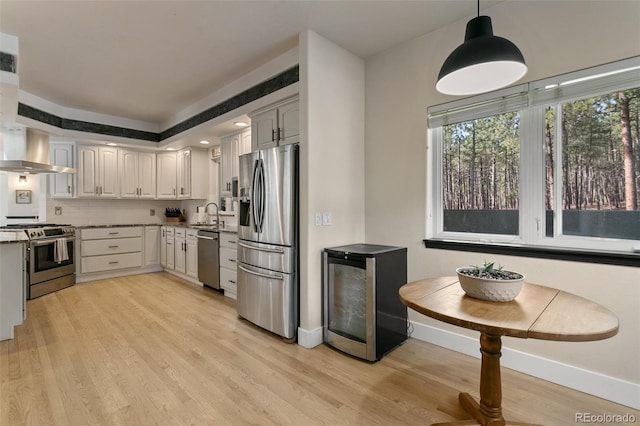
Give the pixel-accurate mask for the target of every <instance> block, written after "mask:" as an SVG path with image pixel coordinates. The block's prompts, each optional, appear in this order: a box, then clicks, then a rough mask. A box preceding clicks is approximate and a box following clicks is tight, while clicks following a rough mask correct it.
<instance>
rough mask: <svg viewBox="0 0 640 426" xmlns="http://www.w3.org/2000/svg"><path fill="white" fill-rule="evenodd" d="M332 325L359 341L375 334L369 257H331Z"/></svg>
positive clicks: (329, 280) (329, 269)
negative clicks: (369, 278)
mask: <svg viewBox="0 0 640 426" xmlns="http://www.w3.org/2000/svg"><path fill="white" fill-rule="evenodd" d="M327 272H328V274H327V275H328V277H327V278H328V282H327V284H328V292H327V293H328V294H327V297H328V300H327V302H328V303H327V308H328V312H327V314H328V318H327V319H328V324H327V325H328V329H329V331H331V332H333V333H336V334H338V335H340V336H343V337H345V338H347V339H351V340H354V341H357V342H362V343H365V344H366V343H367V341H368V337H369V335H370V334H371V331H372V330H371V321H372V318H370V316H372V310H371V308H370V306H369V305H370V304H371V295H370V294H368V293H369V292H370V286H369V285H368V284H369V282H368V281H369V280H368V277H367V275H368V274H367V267H366V262H365V260H343V259H335V258H329V262H328V271H327Z"/></svg>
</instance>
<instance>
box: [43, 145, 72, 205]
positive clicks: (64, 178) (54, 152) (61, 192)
mask: <svg viewBox="0 0 640 426" xmlns="http://www.w3.org/2000/svg"><path fill="white" fill-rule="evenodd" d="M75 150H76V145H75V143H74V142H50V143H49V161H50V162H51V164H52V165H54V166H63V167H71V168H75V163H74V161H73V160H74V157H75V156H74V153H75ZM73 181H74V175H73V174H71V173H56V174H51V175H49V186H50V188H49V189H50V192H51V198H73V197H74V192H75V191H74V184H73Z"/></svg>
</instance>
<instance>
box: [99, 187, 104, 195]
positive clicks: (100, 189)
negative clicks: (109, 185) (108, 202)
mask: <svg viewBox="0 0 640 426" xmlns="http://www.w3.org/2000/svg"><path fill="white" fill-rule="evenodd" d="M102 194H104V192H102V187H100V195H102Z"/></svg>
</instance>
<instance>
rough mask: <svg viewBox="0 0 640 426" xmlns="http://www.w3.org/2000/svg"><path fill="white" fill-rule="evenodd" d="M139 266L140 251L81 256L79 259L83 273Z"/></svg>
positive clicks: (140, 259)
mask: <svg viewBox="0 0 640 426" xmlns="http://www.w3.org/2000/svg"><path fill="white" fill-rule="evenodd" d="M140 266H142V253H126V254H112V255H107V256H93V257H83V258H82V260H81V269H82V273H83V274H87V273H91V272H103V271H113V270H116V269H124V268H138V267H140Z"/></svg>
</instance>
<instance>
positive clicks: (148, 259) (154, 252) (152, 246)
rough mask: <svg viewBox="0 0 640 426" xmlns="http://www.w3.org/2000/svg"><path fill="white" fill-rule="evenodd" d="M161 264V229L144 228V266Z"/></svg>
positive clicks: (153, 227) (155, 227) (156, 227)
mask: <svg viewBox="0 0 640 426" xmlns="http://www.w3.org/2000/svg"><path fill="white" fill-rule="evenodd" d="M159 264H160V227H159V226H145V227H144V266H145V267H149V266H157V265H159Z"/></svg>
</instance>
